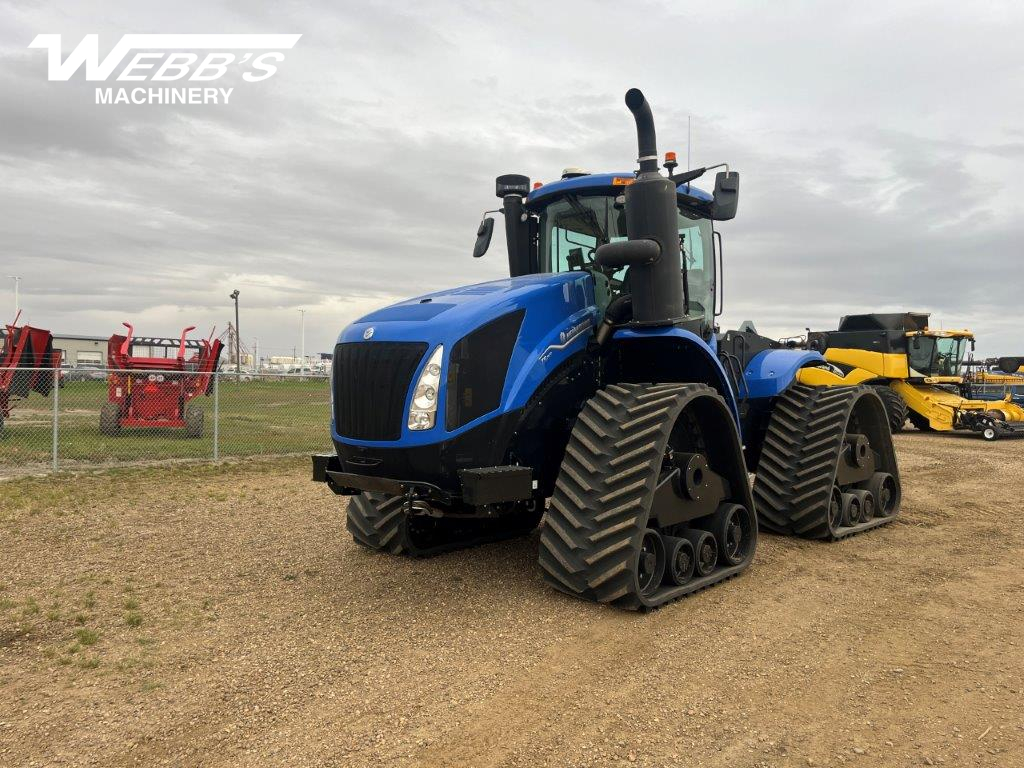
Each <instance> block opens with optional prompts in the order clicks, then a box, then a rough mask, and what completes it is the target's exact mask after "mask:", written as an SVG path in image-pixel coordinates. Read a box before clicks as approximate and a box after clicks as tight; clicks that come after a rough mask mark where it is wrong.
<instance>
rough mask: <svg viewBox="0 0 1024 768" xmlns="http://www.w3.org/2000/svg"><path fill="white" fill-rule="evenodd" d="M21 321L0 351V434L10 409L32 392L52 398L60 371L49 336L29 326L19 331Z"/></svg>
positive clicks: (9, 330) (10, 327) (9, 329)
mask: <svg viewBox="0 0 1024 768" xmlns="http://www.w3.org/2000/svg"><path fill="white" fill-rule="evenodd" d="M18 317H21V313H20V312H19V313H18ZM18 317H15V318H14V322H13V323H11V324H9V325H8V326H7V333H6V335H5V336H4V338H3V349H2V351H0V433H2V431H3V427H4V421H5V420H6V419H7V417H8V416H10V415H11V406H13V405H14V403H15V402H16V401H17V400H22V399H24V398H26V397H28V396H29V393H30V392H38V393H39V394H40V395H43V396H44V397H45V396H46V395H48V394H50V390H51V389H53V382H54V379H55V376H59V370H60V359H61V351H60V350H59V349H54V348H53V336H52V335H51V334H50V332H49V331H44V330H43V329H42V328H33V327H32V326H29V325H23V326H21V327H20V328H19V327H18Z"/></svg>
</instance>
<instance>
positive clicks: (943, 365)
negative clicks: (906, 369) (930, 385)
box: [907, 336, 967, 376]
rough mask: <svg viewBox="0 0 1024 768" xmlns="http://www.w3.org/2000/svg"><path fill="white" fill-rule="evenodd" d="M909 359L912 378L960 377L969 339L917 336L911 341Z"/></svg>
mask: <svg viewBox="0 0 1024 768" xmlns="http://www.w3.org/2000/svg"><path fill="white" fill-rule="evenodd" d="M908 346H909V350H908V353H907V357H908V359H909V361H910V369H911V370H910V375H911V376H959V375H960V366H961V363H963V360H964V352H966V347H967V339H966V338H965V337H961V338H943V339H940V338H936V337H934V336H915V337H912V338H911V339H910V342H909V345H908Z"/></svg>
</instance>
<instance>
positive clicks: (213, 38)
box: [29, 35, 302, 104]
mask: <svg viewBox="0 0 1024 768" xmlns="http://www.w3.org/2000/svg"><path fill="white" fill-rule="evenodd" d="M300 37H302V35H124V36H123V37H122V38H121V39H120V40H119V41H118V43H117V45H115V46H114V47H113V49H112V50H111V51H110V53H108V54H107V55H106V56H105V57H104V58H103V59H102V60H101V59H100V55H99V35H86V36H85V37H84V38H83V39H82V42H80V43H79V44H78V46H77V47H76V48H75V49H74V50H72V51H71V53H69V54H68V56H67V58H66V59H64V60H63V61H61V45H60V35H37V36H36V39H35V40H33V41H32V43H31V44H30V45H29V48H45V49H46V50H47V64H48V78H49V79H50V80H69V79H70V78H71V76H72V75H73V74H75V72H77V71H78V70H79V69H81V68H82V66H83V65H84V66H85V79H86V80H98V81H103V82H107V81H110V80H111V79H113V80H114V81H115V82H126V83H131V82H147V83H168V82H180V83H188V85H183V86H163V85H160V86H156V87H152V86H146V87H143V86H134V87H133V86H130V85H125V86H116V87H115V86H107V87H97V88H96V103H97V104H227V103H228V102H229V101H230V99H231V94H232V93H233V92H234V90H235V89H234V88H233V87H232V88H223V87H220V86H218V85H215V84H214V83H216V82H217V81H218V80H220V79H221V78H222V77H224V76H225V75H227V74H228V73H229V72H232V71H233V72H239V71H240V72H241V77H242V80H243V81H244V82H247V83H258V82H261V81H263V80H268V79H269V78H271V77H273V76H274V75H275V74H277V67H278V65H279V64H280V63H281V62H282V61H284V53H283V51H286V50H290V49H291V48H293V47H294V46H295V44H296V43H297V42H298V41H299V38H300ZM195 51H200V52H202V53H195ZM133 52H134V55H133V56H131V58H130V59H128V58H127V57H128V55H129V54H130V53H133ZM126 60H127V63H125V61H126Z"/></svg>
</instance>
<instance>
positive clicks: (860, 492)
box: [313, 89, 900, 609]
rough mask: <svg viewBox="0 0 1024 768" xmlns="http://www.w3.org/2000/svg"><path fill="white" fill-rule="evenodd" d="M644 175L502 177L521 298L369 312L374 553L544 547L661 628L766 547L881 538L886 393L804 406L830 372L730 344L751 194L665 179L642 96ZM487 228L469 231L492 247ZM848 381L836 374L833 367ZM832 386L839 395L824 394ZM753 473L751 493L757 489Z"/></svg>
mask: <svg viewBox="0 0 1024 768" xmlns="http://www.w3.org/2000/svg"><path fill="white" fill-rule="evenodd" d="M626 105H627V106H628V108H629V109H630V111H631V112H632V113H633V117H634V119H635V122H636V129H637V137H638V143H639V170H638V171H636V172H633V171H630V172H623V173H603V174H588V173H584V172H582V171H576V170H570V171H567V172H566V173H565V174H564V175H563V176H562V178H561V179H560V180H559V181H556V182H554V183H551V184H547V185H543V186H539V185H538V186H537V187H536V188H534V189H533V190H531V189H530V182H529V179H527V178H526V177H524V176H520V175H505V176H500V177H498V179H497V194H498V197H500V198H501V200H502V208H501V210H500V213H502V214H503V215H504V220H505V234H506V239H507V244H508V260H509V273H510V276H509V278H507V279H502V280H496V281H493V282H487V283H481V284H477V285H469V286H464V287H460V288H454V289H452V290H448V291H439V292H437V293H432V294H428V295H426V296H421V297H418V298H415V299H410V300H408V301H403V302H401V303H398V304H395V305H392V306H389V307H386V308H384V309H381V310H378V311H376V312H373V313H371V314H369V315H367V316H366V317H363V318H361V319H360V320H358V321H356V322H355V323H353V324H352V325H350V326H349V327H348V328H346V329H345V330H344V331H342V333H341V335H340V336H339V338H338V343H337V346H336V347H335V350H334V361H333V378H332V385H331V387H332V416H333V418H332V422H331V432H332V436H333V440H334V446H335V451H334V452H333V453H330V454H323V455H317V456H314V457H313V477H314V479H315V480H318V481H321V482H325V483H326V484H327V485H328V486H329V487H330V488H331V489H332V490H333V491H334V492H335V493H338V494H342V495H346V496H349V497H350V501H349V504H348V510H347V527H348V529H349V531H350V532H351V534H352V536H353V538H354V539H355V541H356V542H357V543H359V544H361V545H363V546H365V547H368V548H370V549H374V550H381V551H384V552H388V553H391V554H394V555H412V556H424V555H430V554H434V553H438V552H442V551H447V550H450V549H454V548H460V547H466V546H469V545H473V544H477V543H482V542H488V541H495V540H498V539H503V538H507V537H510V536H516V535H522V534H526V533H529V532H530V531H531V530H533V529H534V528H535V527H536V526H537V525H538V524H539V523H540V521H541V519H542V517H543V519H544V524H543V529H542V531H541V535H540V552H539V564H540V568H541V572H542V573H543V576H544V578H545V579H546V580H547V582H548V583H550V584H551V585H552V586H554V587H555V588H557V589H559V590H562V591H563V592H566V593H568V594H570V595H573V596H577V597H581V598H584V599H589V600H594V601H597V602H601V603H609V604H614V605H617V606H621V607H624V608H630V609H650V608H655V607H657V606H659V605H662V604H664V603H666V602H668V601H671V600H674V599H677V598H679V597H681V596H683V595H685V594H687V593H690V592H693V591H695V590H698V589H702V588H704V587H707V586H710V585H712V584H715V583H717V582H719V581H722V580H723V579H726V578H728V577H730V576H733V575H735V574H737V573H739V572H740V571H742V570H743V569H745V568H746V567H747V566H748V565H749V564H750V562H751V560H752V558H753V556H754V550H755V547H756V545H757V537H758V528H759V522H760V526H761V527H762V528H767V529H769V530H772V531H776V532H780V533H786V534H793V535H800V536H804V537H808V538H822V539H837V538H842V537H844V536H846V535H849V534H852V533H857V532H860V531H863V530H866V529H868V528H871V527H874V526H877V525H882V524H884V523H886V522H889V521H890V520H891V519H892V518H893V516H895V515H896V513H897V511H898V509H899V504H900V482H899V475H898V470H897V467H896V458H895V453H894V450H893V444H892V437H891V435H890V432H889V426H888V422H887V419H886V414H885V409H884V406H883V404H882V401H881V400H880V399H879V397H878V395H877V394H875V393H874V391H873V390H872V388H870V387H850V386H832V387H810V386H805V385H803V384H801V383H800V381H799V376H800V372H801V371H802V370H805V369H807V368H814V367H821V366H828V365H829V364H828V363H826V362H825V360H824V359H823V358H822V357H821V355H820V354H818V353H817V352H813V351H808V350H799V349H790V348H786V347H785V346H784V345H782V344H779V343H777V342H774V341H772V340H770V339H767V338H764V337H762V336H759V335H758V334H757V333H756V332H755V331H754V330H753V328H752V327H746V328H742V329H740V330H738V331H728V332H725V333H719V332H718V328H717V326H716V322H715V318H716V316H717V315H718V314H719V313H720V309H721V298H722V282H721V254H722V251H721V238H720V235H719V233H718V232H717V231H715V228H714V222H716V221H722V220H727V219H731V218H733V217H734V216H735V213H736V207H737V201H738V192H739V176H738V174H737V173H736V172H734V171H730V170H728V169H727V168H726V170H723V171H721V172H718V173H717V176H716V180H715V188H714V194H711V195H709V194H707V193H705V192H702V191H700V190H698V189H696V188H695V187H693V186H691V182H692V181H694V180H695V179H697V178H698V177H700V176H701V175H703V174H704V173H705V172H706V171H707V170H708V169H705V168H700V169H696V170H690V171H686V172H682V173H678V174H676V173H674V172H675V170H676V168H677V165H676V164H675V162H674V157H670V158H669V159H668V160H667V162H666V163H665V168H666V170H667V175H666V174H663V173H662V172H661V171H660V170H659V168H658V153H657V150H656V147H655V131H654V122H653V118H652V115H651V110H650V107H649V105H648V103H647V101H646V100H645V98H644V96H643V94H642V93H641V92H640V91H638V90H636V89H633V90H630V91H629V92H628V93H627V94H626ZM493 227H494V219H492V218H485V219H484V220H483V222H482V224H481V226H480V229H479V230H478V233H477V244H476V248H475V250H474V255H475V256H481V255H483V253H484V252H485V251H486V250H487V246H488V244H489V242H490V239H491V233H492V230H493ZM839 375H840V376H841V375H842V374H841V372H839ZM832 378H835V377H832ZM751 472H753V473H756V479H755V481H754V482H753V484H751V481H750V474H749V473H751Z"/></svg>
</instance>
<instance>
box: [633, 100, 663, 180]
mask: <svg viewBox="0 0 1024 768" xmlns="http://www.w3.org/2000/svg"><path fill="white" fill-rule="evenodd" d="M626 106H627V107H629V111H630V112H632V113H633V119H634V120H635V121H636V144H637V148H638V150H639V157H638V158H637V159H638V162H639V163H640V172H641V173H648V172H650V171H654V172H655V173H657V171H658V141H657V136H656V135H655V133H654V115H653V114H651V105H650V104H648V103H647V99H645V98H644V95H643V93H641V91H640V89H639V88H630V89H629V90H628V91H626Z"/></svg>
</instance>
